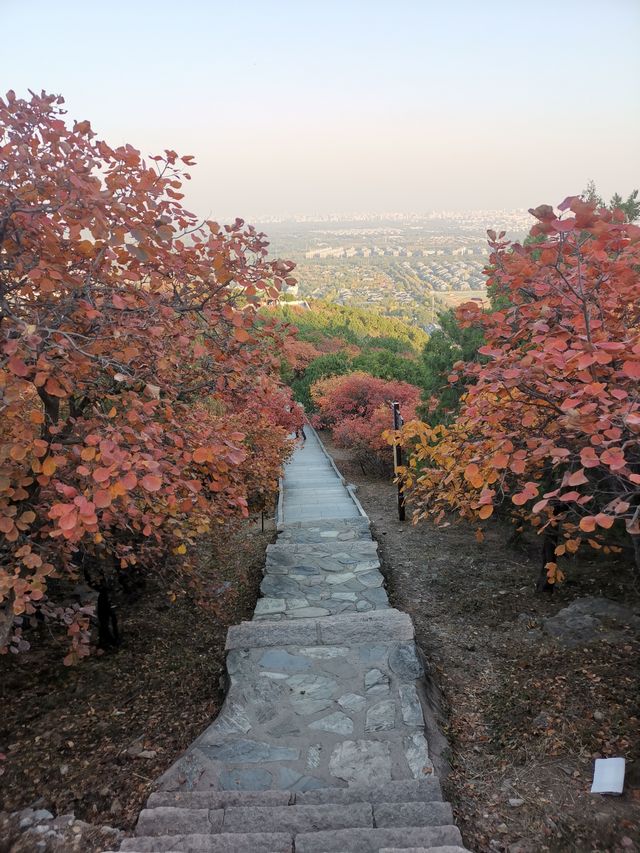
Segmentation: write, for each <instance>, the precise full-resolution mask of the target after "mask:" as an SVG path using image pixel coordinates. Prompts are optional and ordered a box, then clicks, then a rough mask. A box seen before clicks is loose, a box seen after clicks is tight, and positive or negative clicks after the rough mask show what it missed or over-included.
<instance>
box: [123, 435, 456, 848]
mask: <svg viewBox="0 0 640 853" xmlns="http://www.w3.org/2000/svg"><path fill="white" fill-rule="evenodd" d="M277 520H278V538H277V541H276V543H275V544H273V545H269V546H268V549H267V560H266V568H265V575H264V579H263V581H262V585H261V594H262V597H261V598H260V599H259V600H258V603H257V605H256V608H255V613H254V616H253V619H252V621H250V622H243V623H241V624H240V625H236V626H233V627H232V628H231V629H230V630H229V633H228V636H227V643H226V649H227V672H228V679H229V689H228V693H227V696H226V700H225V703H224V706H223V708H222V711H221V713H220V715H219V716H218V718H217V719H216V720H215V721H214V722H212V724H211V725H210V726H209V727H208V728H207V729H206V730H205V731H204V732H203V733H202V735H201V736H200V737H199V738H198V739H197V740H196V741H195V742H194V743H193V744H192V745H191V746H190V747H189V749H188V750H187V751H186V753H185V754H184V755H183V756H182V757H181V758H180V759H179V760H178V761H177V762H176V763H175V764H174V765H173V766H172V767H171V768H169V770H167V772H166V773H165V774H164V775H163V776H162V777H161V778H160V779H159V780H158V782H157V790H156V791H155V793H153V794H152V795H151V796H150V797H149V800H148V803H147V808H146V809H144V810H143V811H142V812H141V814H140V816H139V819H138V823H137V827H136V835H135V836H134V837H130V838H127V839H125V840H124V841H123V843H122V846H121V848H120V849H121V850H123V851H129V853H134V851H138V853H146V851H165V853H167V851H189V853H190V851H214V853H219V851H233V852H234V853H244V851H246V853H267V851H268V853H285V851H286V853H294V851H295V853H320V851H324V852H325V853H331V851H348V853H361V852H362V853H369V852H370V851H371V853H373V852H374V851H377V852H378V853H380V851H386V853H391V851H399V850H404V851H409V850H412V851H414V853H415V851H426V850H429V851H431V853H456V852H457V853H461V851H462V850H463V848H462V839H461V835H460V832H459V830H458V828H457V827H456V826H454V825H453V819H452V812H451V806H450V805H449V803H446V802H443V800H442V794H441V788H440V783H439V780H438V778H437V776H436V774H435V772H434V768H433V764H432V762H431V760H430V757H429V747H428V743H427V740H426V738H425V721H424V713H423V704H422V702H423V700H422V697H423V696H424V694H425V683H424V669H423V666H422V663H421V660H420V657H419V654H418V651H417V648H416V645H415V642H414V628H413V624H412V622H411V619H410V618H409V616H408V615H407V614H406V613H402V612H400V611H398V610H395V609H393V608H392V607H390V606H389V602H388V599H387V594H386V592H385V590H384V588H383V577H382V574H381V573H380V562H379V560H378V554H377V543H376V542H375V541H374V540H373V539H372V537H371V533H370V529H369V519H368V518H367V516H366V514H365V513H364V510H363V509H362V507H361V506H360V504H359V502H358V500H357V498H356V497H355V494H354V491H353V488H352V487H349V486H347V485H346V484H345V482H344V478H343V477H342V476H341V475H340V473H339V471H338V469H337V468H336V466H335V464H334V463H333V460H332V459H331V457H330V456H329V455H328V454H327V453H326V451H325V449H324V447H323V445H322V444H321V442H320V441H319V439H318V437H317V435H316V433H315V431H314V430H313V429H311V428H310V427H309V428H307V439H306V441H305V442H304V443H303V444H302V446H300V447H299V448H298V449H297V450H296V452H295V454H294V456H293V458H292V460H291V462H290V463H289V464H288V465H287V466H286V470H285V474H284V478H283V481H282V484H281V490H280V502H279V506H278V519H277Z"/></svg>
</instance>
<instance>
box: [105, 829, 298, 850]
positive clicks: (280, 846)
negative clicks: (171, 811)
mask: <svg viewBox="0 0 640 853" xmlns="http://www.w3.org/2000/svg"><path fill="white" fill-rule="evenodd" d="M120 850H121V851H127V853H293V837H292V836H291V835H290V834H289V833H286V832H244V833H239V832H232V833H228V832H226V833H221V834H220V835H210V834H204V835H203V834H193V833H190V834H188V835H155V836H136V837H135V838H125V839H124V841H123V842H122V845H121V847H120Z"/></svg>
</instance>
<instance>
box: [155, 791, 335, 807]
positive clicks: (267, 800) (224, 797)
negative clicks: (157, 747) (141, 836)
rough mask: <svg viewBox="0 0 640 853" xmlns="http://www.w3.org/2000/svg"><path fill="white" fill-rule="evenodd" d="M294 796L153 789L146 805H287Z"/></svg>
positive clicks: (289, 794) (284, 792)
mask: <svg viewBox="0 0 640 853" xmlns="http://www.w3.org/2000/svg"><path fill="white" fill-rule="evenodd" d="M295 798H296V795H295V794H294V793H292V792H290V791H155V792H154V793H153V794H151V796H150V797H149V799H148V801H147V806H148V808H155V807H157V806H185V807H188V808H192V809H227V808H230V807H231V806H288V805H293V803H294V802H295ZM338 802H339V801H338Z"/></svg>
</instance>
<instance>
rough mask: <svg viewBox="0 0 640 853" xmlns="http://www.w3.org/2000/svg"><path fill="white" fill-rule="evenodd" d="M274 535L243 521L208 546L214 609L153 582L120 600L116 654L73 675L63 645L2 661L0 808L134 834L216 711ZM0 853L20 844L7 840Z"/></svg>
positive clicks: (205, 561)
mask: <svg viewBox="0 0 640 853" xmlns="http://www.w3.org/2000/svg"><path fill="white" fill-rule="evenodd" d="M274 535H275V534H274V532H273V530H272V531H271V532H266V533H263V532H261V527H260V524H256V523H252V524H250V523H247V524H245V525H243V526H242V527H241V528H240V529H239V530H237V531H235V532H226V533H225V534H224V535H222V536H220V538H219V539H218V540H217V541H216V542H212V541H208V542H203V544H202V555H201V561H200V562H201V565H200V571H201V574H202V575H203V577H204V578H205V580H208V581H209V582H210V584H211V585H212V588H213V589H214V590H219V593H220V599H219V600H220V606H219V607H218V608H217V611H218V612H217V614H214V613H210V612H203V611H202V610H201V609H199V608H198V607H197V606H196V604H195V603H194V602H193V601H192V600H191V599H190V597H189V596H180V597H178V599H177V600H176V601H175V602H173V603H171V602H170V601H169V600H168V598H167V594H166V586H163V584H162V583H161V582H160V581H159V580H156V581H154V580H153V579H151V580H149V581H148V582H147V586H146V588H145V589H144V590H143V591H142V593H141V594H140V596H139V598H138V599H137V600H134V601H126V600H121V601H120V602H119V604H118V610H117V612H118V618H119V622H120V627H121V631H122V634H123V642H122V645H121V646H120V648H118V649H117V651H115V652H109V653H107V654H104V655H102V656H92V657H90V658H88V659H87V660H86V661H85V662H83V663H82V664H80V665H79V666H76V667H71V668H67V667H65V666H63V664H62V657H63V655H64V652H63V651H62V652H61V648H62V645H61V643H60V641H56V640H55V639H54V638H53V637H50V636H46V635H45V637H44V638H43V641H42V642H34V646H33V649H32V651H31V652H29V653H27V654H24V655H18V656H14V655H6V656H4V657H2V658H0V702H1V707H2V712H1V713H0V753H4V755H5V756H6V759H5V760H2V761H0V810H4V811H6V812H14V811H16V810H18V809H23V808H25V807H27V806H30V805H32V804H34V802H35V804H36V805H35V807H36V808H41V809H42V808H44V809H48V810H49V811H50V812H52V813H53V814H54V815H55V814H59V815H61V814H65V813H68V812H74V813H75V815H76V817H77V818H81V819H83V820H85V821H87V822H90V823H92V824H96V825H98V824H107V825H111V826H113V827H119V828H122V829H129V828H130V827H132V825H133V824H134V823H135V820H136V818H137V815H138V812H139V811H140V809H141V808H142V806H143V803H144V801H145V800H146V798H147V796H148V795H149V793H150V791H151V788H152V782H153V780H154V779H156V778H157V777H158V776H159V775H160V774H161V773H162V772H163V771H165V770H166V769H167V768H168V767H169V765H170V764H171V763H172V762H173V761H174V760H175V759H176V758H177V757H178V756H179V755H180V753H181V752H182V751H183V750H184V749H185V748H186V747H187V746H188V745H189V743H191V741H193V740H194V739H195V737H196V736H197V735H199V734H200V732H201V731H202V730H203V729H204V728H205V727H206V725H207V724H208V723H209V722H210V720H211V719H212V718H214V717H215V716H216V715H217V713H218V711H219V708H220V705H221V702H222V699H223V691H222V689H221V676H222V675H223V672H224V642H225V637H226V632H227V627H228V626H229V625H231V624H234V623H236V622H239V621H241V620H242V619H246V618H250V617H251V613H252V612H253V608H254V606H255V601H256V598H257V594H258V586H259V583H260V579H261V577H262V567H263V565H264V553H265V548H266V546H267V544H268V543H269V542H270V541H273V538H274ZM7 825H8V824H7ZM98 841H99V838H98ZM98 841H97V842H96V843H98ZM3 842H4V844H3ZM86 843H87V844H90V842H89V841H87V842H86ZM0 849H2V850H9V849H18V848H13V847H11V846H10V845H9V844H8V839H6V838H5V839H2V838H0ZM19 849H22V848H19ZM93 849H94V848H93V846H86V847H83V851H89V850H93ZM95 849H100V848H99V847H97V848H95Z"/></svg>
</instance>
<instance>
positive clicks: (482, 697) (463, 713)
mask: <svg viewBox="0 0 640 853" xmlns="http://www.w3.org/2000/svg"><path fill="white" fill-rule="evenodd" d="M323 441H325V443H326V445H327V447H328V449H329V450H330V452H331V453H332V454H333V455H334V458H335V459H336V462H337V464H338V467H339V468H340V469H341V470H342V472H343V473H344V475H345V476H346V477H347V479H348V480H349V481H350V482H353V483H355V484H357V486H358V492H357V494H358V497H359V499H360V501H361V502H362V504H363V506H364V508H365V511H366V512H367V513H368V514H369V516H370V518H371V520H372V524H373V530H374V535H375V537H376V538H377V540H378V541H379V543H380V549H381V553H382V557H383V561H384V571H385V575H386V578H387V584H388V588H389V593H390V598H391V600H392V603H393V604H394V606H396V607H398V608H399V609H401V610H404V611H406V612H408V613H410V614H411V616H412V618H413V620H414V623H415V626H416V634H417V639H418V642H419V645H420V647H421V648H422V650H423V652H424V653H425V655H426V658H427V660H428V661H429V662H430V664H431V667H432V677H433V680H434V681H435V683H436V685H437V687H438V688H439V691H440V694H441V696H442V697H443V703H444V714H443V719H442V728H443V730H444V734H445V735H446V737H447V738H448V741H449V744H450V749H449V755H448V760H449V764H450V772H449V774H448V776H447V777H446V779H445V782H444V786H445V790H446V793H447V796H448V797H449V799H450V800H451V801H452V803H453V806H454V810H455V815H456V820H457V822H458V824H459V826H460V828H461V830H462V833H463V836H464V839H465V842H466V844H467V846H468V847H469V848H470V849H471V850H475V851H478V853H484V851H508V853H538V851H550V853H556V851H557V853H560V851H563V853H564V852H565V851H580V853H582V851H600V853H605V851H606V853H623V851H625V853H629V851H636V850H638V849H640V737H639V735H640V719H639V718H640V707H639V703H640V695H639V694H640V687H639V678H638V676H639V672H640V669H639V666H638V660H639V655H638V653H639V652H640V643H639V642H638V637H637V636H633V635H632V634H630V633H628V632H624V631H623V633H622V634H621V635H619V636H617V637H616V638H615V640H610V641H606V640H602V639H599V640H596V642H595V643H593V644H590V645H579V646H578V647H576V648H573V649H567V648H563V647H562V646H560V645H558V644H557V643H556V641H555V640H552V639H551V638H549V637H547V635H546V634H543V633H542V631H540V624H541V620H542V619H544V618H547V617H549V616H553V615H555V614H556V613H557V612H558V611H559V610H561V609H562V608H564V607H566V606H567V605H568V604H570V602H571V601H573V600H575V599H576V598H579V597H583V596H604V597H606V598H608V599H611V600H613V601H617V602H622V603H624V604H625V605H626V606H628V607H631V608H635V609H636V610H637V608H638V604H639V596H638V590H637V588H634V586H633V578H632V573H631V570H630V567H628V566H625V565H623V564H622V563H621V562H620V561H619V560H618V564H613V563H611V562H608V563H607V562H604V561H602V560H601V561H598V560H592V559H591V558H590V557H589V556H585V557H584V558H582V560H581V561H580V562H579V561H578V560H573V561H571V562H570V563H567V564H566V565H565V566H564V567H563V568H565V569H566V574H567V581H566V582H565V583H564V584H563V585H562V586H561V587H560V588H559V589H558V590H557V591H556V592H555V593H554V595H553V596H552V597H549V596H548V595H544V594H542V595H539V594H536V593H535V592H534V584H535V578H536V574H537V571H538V567H539V553H538V551H537V550H536V549H535V548H534V545H535V543H529V544H528V546H524V545H522V546H520V547H515V546H510V545H508V544H507V542H508V540H509V535H510V529H505V525H503V526H500V524H499V523H496V524H494V525H493V526H488V528H487V537H486V540H485V541H484V542H483V543H482V544H478V543H477V542H476V540H475V535H474V531H473V530H471V529H470V528H469V527H468V526H459V525H452V526H450V527H448V528H445V529H438V528H436V527H435V526H434V525H432V524H430V523H427V522H422V523H421V524H419V525H417V526H413V525H412V523H411V521H410V520H407V521H406V522H404V523H400V522H399V521H398V520H397V504H396V500H397V497H396V496H397V492H396V488H395V487H394V486H393V485H392V484H391V483H390V482H388V481H385V480H383V479H380V478H377V477H372V476H366V475H363V473H362V471H361V470H360V467H359V466H357V465H355V464H354V463H353V462H351V460H350V458H349V454H348V451H345V450H341V449H339V448H336V447H334V446H332V445H331V442H330V440H329V439H328V437H327V436H323ZM407 518H408V519H410V512H409V513H408V514H407ZM613 756H623V757H625V758H626V759H627V775H626V785H625V792H624V794H623V796H621V797H612V796H602V795H595V794H591V793H590V787H591V782H592V774H593V766H594V762H593V760H594V758H598V757H602V758H605V757H613Z"/></svg>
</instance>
